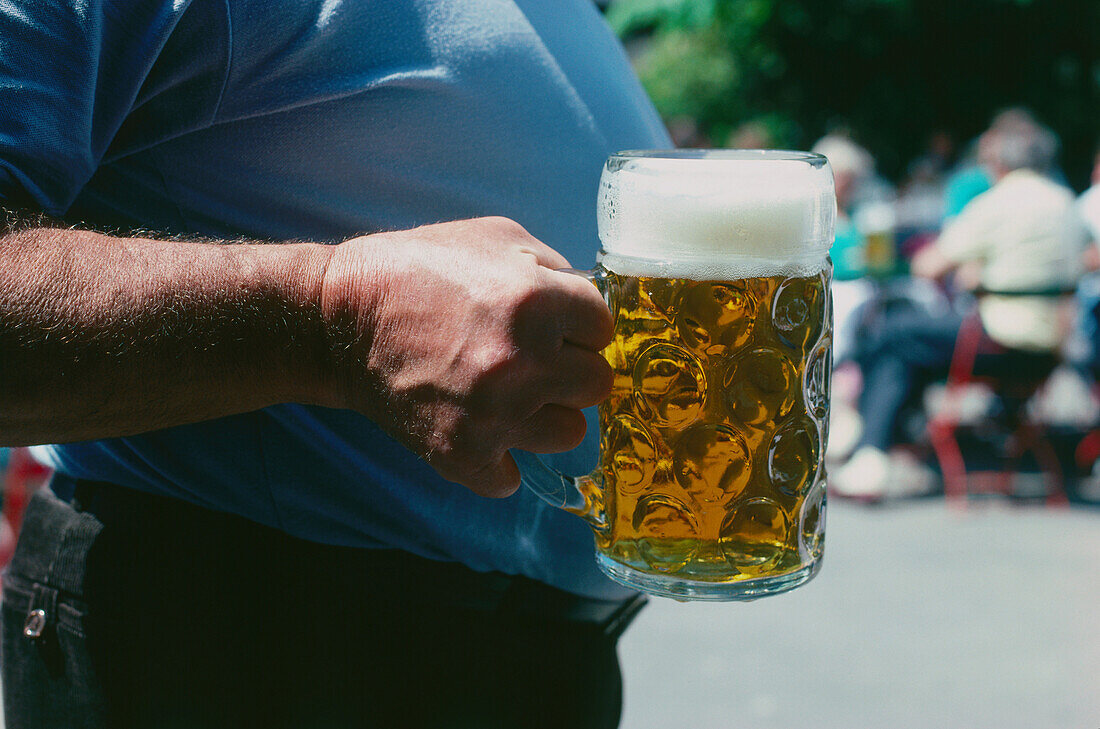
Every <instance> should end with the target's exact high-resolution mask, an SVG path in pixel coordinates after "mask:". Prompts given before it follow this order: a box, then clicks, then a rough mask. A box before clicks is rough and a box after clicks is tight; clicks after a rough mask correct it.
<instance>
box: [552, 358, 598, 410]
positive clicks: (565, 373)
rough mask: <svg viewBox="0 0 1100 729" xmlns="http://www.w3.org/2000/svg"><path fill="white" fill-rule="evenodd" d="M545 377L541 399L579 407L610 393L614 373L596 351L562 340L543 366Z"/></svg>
mask: <svg viewBox="0 0 1100 729" xmlns="http://www.w3.org/2000/svg"><path fill="white" fill-rule="evenodd" d="M547 378H548V379H547V382H546V384H545V388H546V389H545V393H546V394H545V396H544V400H545V402H547V403H554V404H556V405H564V406H565V407H567V408H573V409H580V408H587V407H591V406H593V405H599V404H600V403H601V402H603V401H604V400H605V399H606V398H607V396H608V395H609V394H611V386H612V384H613V382H614V373H613V372H612V370H611V365H609V364H608V363H607V360H605V359H604V358H603V357H602V356H600V355H599V354H596V353H595V352H592V351H590V350H587V349H583V348H581V347H577V346H574V345H572V344H568V343H566V344H564V345H563V346H562V348H561V351H560V352H559V353H558V357H557V359H556V361H555V362H553V363H551V365H550V366H549V367H548V368H547Z"/></svg>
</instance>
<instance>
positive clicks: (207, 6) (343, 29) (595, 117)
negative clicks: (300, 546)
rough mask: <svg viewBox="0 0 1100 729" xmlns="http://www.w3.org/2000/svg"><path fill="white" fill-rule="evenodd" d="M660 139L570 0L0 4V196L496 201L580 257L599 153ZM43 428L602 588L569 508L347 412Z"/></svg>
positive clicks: (296, 524) (128, 474) (317, 525)
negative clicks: (133, 430) (98, 431)
mask: <svg viewBox="0 0 1100 729" xmlns="http://www.w3.org/2000/svg"><path fill="white" fill-rule="evenodd" d="M668 145H669V141H668V139H667V136H666V135H665V132H664V129H663V127H662V125H661V123H660V120H659V119H658V117H657V115H656V114H655V112H654V110H653V108H652V106H651V105H650V103H649V101H648V100H647V98H646V97H645V94H644V92H643V91H642V89H641V88H640V86H639V85H638V84H637V82H636V80H635V78H634V76H633V74H632V72H631V70H630V67H629V64H628V62H627V59H626V58H625V56H624V54H623V53H622V49H621V47H620V46H619V44H618V43H617V41H616V40H615V38H614V37H613V36H612V34H611V33H610V31H609V30H608V29H607V27H606V26H605V25H604V23H603V21H602V19H601V17H600V16H599V13H598V12H597V11H596V10H595V8H594V7H593V5H592V3H591V2H590V0H557V2H552V3H551V2H546V1H545V0H402V1H397V0H394V1H393V2H384V3H380V2H367V1H366V0H217V1H215V0H170V1H169V0H56V1H54V2H42V0H0V204H3V203H7V204H9V205H15V204H18V205H33V206H36V207H38V208H41V209H43V210H46V211H48V212H50V213H52V214H55V215H64V216H66V217H67V218H68V219H70V220H81V221H85V222H88V223H91V224H95V225H98V226H107V227H110V228H115V229H126V228H129V227H141V228H146V229H154V230H160V231H165V232H171V233H197V234H202V235H207V236H217V237H222V238H237V237H242V236H243V237H249V238H266V239H272V240H289V239H310V240H319V241H339V240H341V239H344V238H346V237H348V236H351V235H353V234H356V233H360V232H370V231H377V230H384V229H401V228H409V227H413V226H416V225H420V224H424V223H431V222H437V221H443V220H454V219H460V218H468V217H474V216H481V215H504V216H507V217H510V218H513V219H515V220H517V221H519V222H520V223H521V224H522V225H524V226H525V227H526V228H527V229H528V230H529V231H530V232H531V233H532V234H533V235H535V236H536V237H538V238H540V239H541V240H543V241H545V242H547V243H548V244H549V245H551V246H553V247H555V248H557V249H558V250H560V251H561V252H562V253H563V254H564V255H565V256H566V257H567V258H568V259H569V260H570V262H571V263H572V264H573V265H574V266H578V267H586V266H590V265H591V264H592V263H593V262H594V260H595V252H596V248H597V239H596V225H595V198H596V191H597V184H598V179H599V174H600V169H601V165H602V162H603V160H604V159H605V158H606V157H607V155H608V154H609V153H611V152H613V151H616V150H619V149H625V148H651V147H667V146H668ZM256 356H257V357H262V356H264V355H263V352H257V353H256ZM591 430H592V429H591V428H590V431H591ZM595 448H596V438H595V437H594V434H592V433H590V437H589V438H588V439H587V440H586V443H585V445H584V446H582V447H581V449H578V451H576V452H574V453H572V454H569V455H568V456H565V457H563V458H561V459H558V463H559V464H564V466H565V468H567V469H569V470H572V471H573V472H575V473H580V472H583V471H585V470H587V469H588V468H589V467H590V466H591V465H592V464H593V463H594V453H595ZM45 450H46V452H47V453H48V454H49V458H50V460H51V461H52V465H54V466H55V467H56V468H58V469H59V470H60V471H62V472H64V473H67V474H70V475H72V476H76V477H83V478H92V479H100V480H106V481H113V482H115V483H119V484H123V485H126V486H129V487H132V488H135V489H141V490H144V491H149V492H153V493H157V494H163V495H168V496H172V497H177V498H180V499H184V500H187V501H190V502H193V503H196V504H199V505H201V506H204V507H207V508H211V509H216V510H221V511H227V512H232V513H236V514H240V515H242V516H245V517H247V518H249V519H252V520H254V521H257V522H260V523H263V524H268V525H271V526H274V527H276V528H279V529H282V530H284V531H286V532H288V533H290V534H293V535H295V536H299V537H303V538H307V539H311V540H315V541H321V542H326V543H332V544H341V545H351V546H360V547H396V548H401V549H406V550H409V551H411V552H414V553H417V554H420V555H423V556H426V557H430V558H435V559H442V560H456V561H460V562H463V563H465V564H467V565H469V566H471V567H473V568H475V569H478V570H501V571H504V572H508V573H520V574H525V575H528V576H530V577H533V578H535V579H538V580H542V581H544V582H547V583H549V584H552V585H556V586H558V587H561V588H564V589H568V590H572V591H574V592H578V593H582V594H589V595H596V596H599V595H604V596H606V595H612V594H620V593H619V592H618V588H616V587H614V586H613V585H612V584H611V583H610V582H609V581H607V580H606V579H604V578H603V577H602V576H600V575H599V573H598V572H597V571H596V570H595V568H594V565H593V563H592V551H593V544H592V535H591V533H590V531H589V529H588V527H587V526H586V525H585V524H584V523H583V522H582V521H580V520H579V519H577V518H576V517H574V516H571V515H568V514H565V513H564V512H559V511H557V510H555V509H553V508H551V507H547V506H543V505H542V503H541V502H539V501H538V500H537V499H536V498H535V497H534V496H533V495H532V494H530V493H528V492H526V491H524V490H521V491H520V492H519V493H517V494H516V495H515V496H513V497H511V498H508V499H504V500H490V499H483V498H481V497H479V496H476V495H474V494H473V493H471V492H469V491H467V490H466V489H464V488H462V487H460V486H456V485H454V484H451V483H448V482H446V481H444V480H443V479H441V478H440V477H439V476H437V475H436V474H435V472H434V471H432V470H431V469H430V468H429V467H428V466H427V465H426V464H425V463H423V462H422V461H420V460H419V459H417V458H416V457H415V456H413V455H412V454H411V453H410V452H409V451H408V450H406V449H405V448H404V447H402V446H401V445H399V444H398V443H396V442H395V441H394V440H392V439H390V438H389V437H388V436H386V435H385V434H383V433H382V432H381V431H380V430H379V429H378V428H377V427H376V426H375V425H374V424H373V423H371V422H370V421H368V420H367V419H365V418H364V417H362V416H360V415H358V414H356V413H353V412H350V411H339V410H327V409H322V408H312V407H306V406H302V405H293V404H287V405H280V406H277V407H272V408H268V409H266V410H262V411H258V412H254V413H248V414H244V415H238V416H233V417H227V418H222V419H219V420H215V421H211V422H206V423H200V424H195V425H188V426H183V427H178V428H172V429H168V430H163V431H158V432H153V433H148V434H145V435H140V436H134V437H127V438H114V439H109V440H101V441H94V442H85V443H74V444H68V445H60V446H51V447H49V448H47V449H45Z"/></svg>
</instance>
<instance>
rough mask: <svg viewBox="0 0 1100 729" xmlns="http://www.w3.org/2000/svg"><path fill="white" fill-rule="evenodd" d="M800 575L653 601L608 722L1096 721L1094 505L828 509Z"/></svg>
mask: <svg viewBox="0 0 1100 729" xmlns="http://www.w3.org/2000/svg"><path fill="white" fill-rule="evenodd" d="M826 544H827V547H826V554H825V564H824V566H823V568H822V571H821V573H820V574H819V575H818V576H817V578H816V579H815V580H814V581H813V582H811V583H810V584H808V585H806V586H804V587H802V588H800V589H798V590H795V591H794V592H791V593H788V594H786V595H780V596H777V597H772V598H767V599H763V600H758V601H756V602H752V603H744V604H736V603H732V604H731V603H724V604H681V603H676V602H673V601H669V600H652V601H651V603H650V605H649V606H648V607H647V608H646V609H645V610H644V611H643V612H642V614H641V615H640V616H639V617H638V619H637V621H636V622H635V624H634V625H633V626H632V627H631V628H630V630H629V631H628V632H627V634H626V635H625V636H624V638H623V641H622V643H621V652H620V655H621V657H622V662H623V672H624V680H625V690H626V700H625V701H626V703H625V713H624V717H623V723H622V729H681V728H687V727H690V728H692V729H727V728H730V729H734V728H736V729H792V728H794V727H814V729H864V728H867V729H878V728H880V727H881V728H883V729H886V728H889V729H930V728H933V727H936V728H939V727H947V728H951V727H966V728H967V729H1016V728H1020V729H1023V728H1025V727H1026V728H1027V729H1063V728H1065V729H1070V728H1078V729H1100V509H1096V508H1085V507H1074V508H1073V509H1070V510H1063V511H1056V510H1044V509H1042V508H1041V507H1017V508H1011V507H1008V506H1006V505H1004V504H1003V503H1001V502H992V503H984V502H983V504H981V505H979V508H971V509H970V510H969V511H967V512H965V513H963V514H959V513H956V512H952V511H949V510H948V509H947V508H946V507H945V506H944V504H943V501H942V499H924V500H919V501H911V502H906V503H901V504H897V505H894V506H888V507H880V508H866V507H859V506H855V505H851V504H847V503H836V502H835V501H834V502H833V503H831V504H830V511H829V515H828V529H827V538H826Z"/></svg>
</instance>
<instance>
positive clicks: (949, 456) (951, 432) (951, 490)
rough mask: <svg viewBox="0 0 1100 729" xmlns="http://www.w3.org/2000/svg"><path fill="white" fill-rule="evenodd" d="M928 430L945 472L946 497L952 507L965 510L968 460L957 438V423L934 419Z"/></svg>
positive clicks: (944, 489) (942, 469)
mask: <svg viewBox="0 0 1100 729" xmlns="http://www.w3.org/2000/svg"><path fill="white" fill-rule="evenodd" d="M928 431H929V435H930V440H931V441H932V450H933V451H935V453H936V460H938V461H939V463H940V471H941V472H942V474H943V494H944V497H945V499H946V501H947V503H948V504H950V505H951V506H952V507H954V508H956V509H959V510H960V511H961V510H964V509H966V506H967V477H966V461H965V460H964V459H963V454H962V449H961V448H959V441H958V440H957V439H956V438H955V425H954V423H952V422H948V421H939V422H937V421H933V422H932V423H930V424H929V427H928Z"/></svg>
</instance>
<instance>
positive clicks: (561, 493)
mask: <svg viewBox="0 0 1100 729" xmlns="http://www.w3.org/2000/svg"><path fill="white" fill-rule="evenodd" d="M835 217H836V199H835V193H834V189H833V178H832V173H831V171H830V169H829V166H828V163H827V162H826V160H825V158H824V157H822V156H820V155H815V154H809V153H802V152H781V151H748V150H746V151H734V150H679V151H667V152H664V151H643V152H622V153H619V154H616V155H613V156H612V157H611V158H610V159H608V161H607V163H606V165H605V167H604V170H603V176H602V178H601V180H600V191H599V221H598V222H599V234H600V241H601V243H602V247H601V251H600V257H599V263H598V264H597V267H596V269H594V270H593V271H590V272H584V275H586V276H588V277H589V278H590V279H591V280H592V281H593V282H594V283H595V284H596V285H597V286H598V287H599V288H600V290H601V292H602V293H603V295H604V298H605V300H606V301H607V303H608V306H609V307H610V308H611V311H612V314H613V315H614V317H615V330H614V338H613V340H612V342H611V344H610V345H608V347H607V348H606V349H605V350H604V351H603V355H604V357H606V358H607V360H608V362H609V363H610V364H611V366H612V368H613V369H614V373H615V377H614V386H613V390H612V393H611V395H610V396H609V397H608V398H607V400H606V401H605V402H603V403H602V404H601V405H600V406H599V416H600V459H599V465H598V467H597V468H596V470H595V471H593V472H592V473H591V474H588V475H586V476H581V477H577V478H573V477H568V476H564V475H562V474H560V473H558V472H556V471H554V470H552V469H550V468H549V467H548V466H546V465H545V464H544V463H543V462H542V461H540V460H539V459H538V458H537V457H536V456H534V455H532V454H530V453H524V452H522V451H516V452H514V455H515V457H516V460H517V462H518V463H519V466H520V471H521V473H522V475H523V482H524V484H525V485H526V486H527V487H529V488H531V489H532V490H534V491H535V492H536V493H537V494H539V496H541V497H542V498H543V499H545V500H546V501H548V502H550V503H552V504H554V505H555V506H559V507H561V508H564V509H566V510H567V511H571V512H573V513H575V514H577V515H579V516H581V517H582V518H584V519H585V520H586V521H587V522H588V523H589V524H590V525H591V526H592V528H593V530H594V531H595V534H596V559H597V562H598V564H599V567H600V569H602V570H603V572H605V573H606V574H607V575H608V576H609V577H611V579H613V580H615V581H616V582H619V583H621V584H623V585H626V586H628V587H631V588H634V589H637V590H642V591H644V592H648V593H651V594H655V595H662V596H667V597H674V598H678V599H681V600H748V599H753V598H757V597H761V596H764V595H770V594H775V593H779V592H784V591H786V590H790V589H792V588H794V587H797V586H798V585H801V584H803V583H804V582H806V581H807V580H809V579H810V578H811V577H813V576H814V574H816V572H817V570H818V568H819V567H820V565H821V557H822V552H823V548H824V530H825V469H824V466H823V464H822V460H823V455H824V452H825V444H826V438H827V435H828V434H827V429H828V415H829V382H830V377H831V374H832V337H831V335H832V307H831V302H830V293H829V283H830V280H831V269H832V266H831V263H830V262H829V258H828V250H829V246H830V245H831V243H832V240H833V228H834V221H835Z"/></svg>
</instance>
